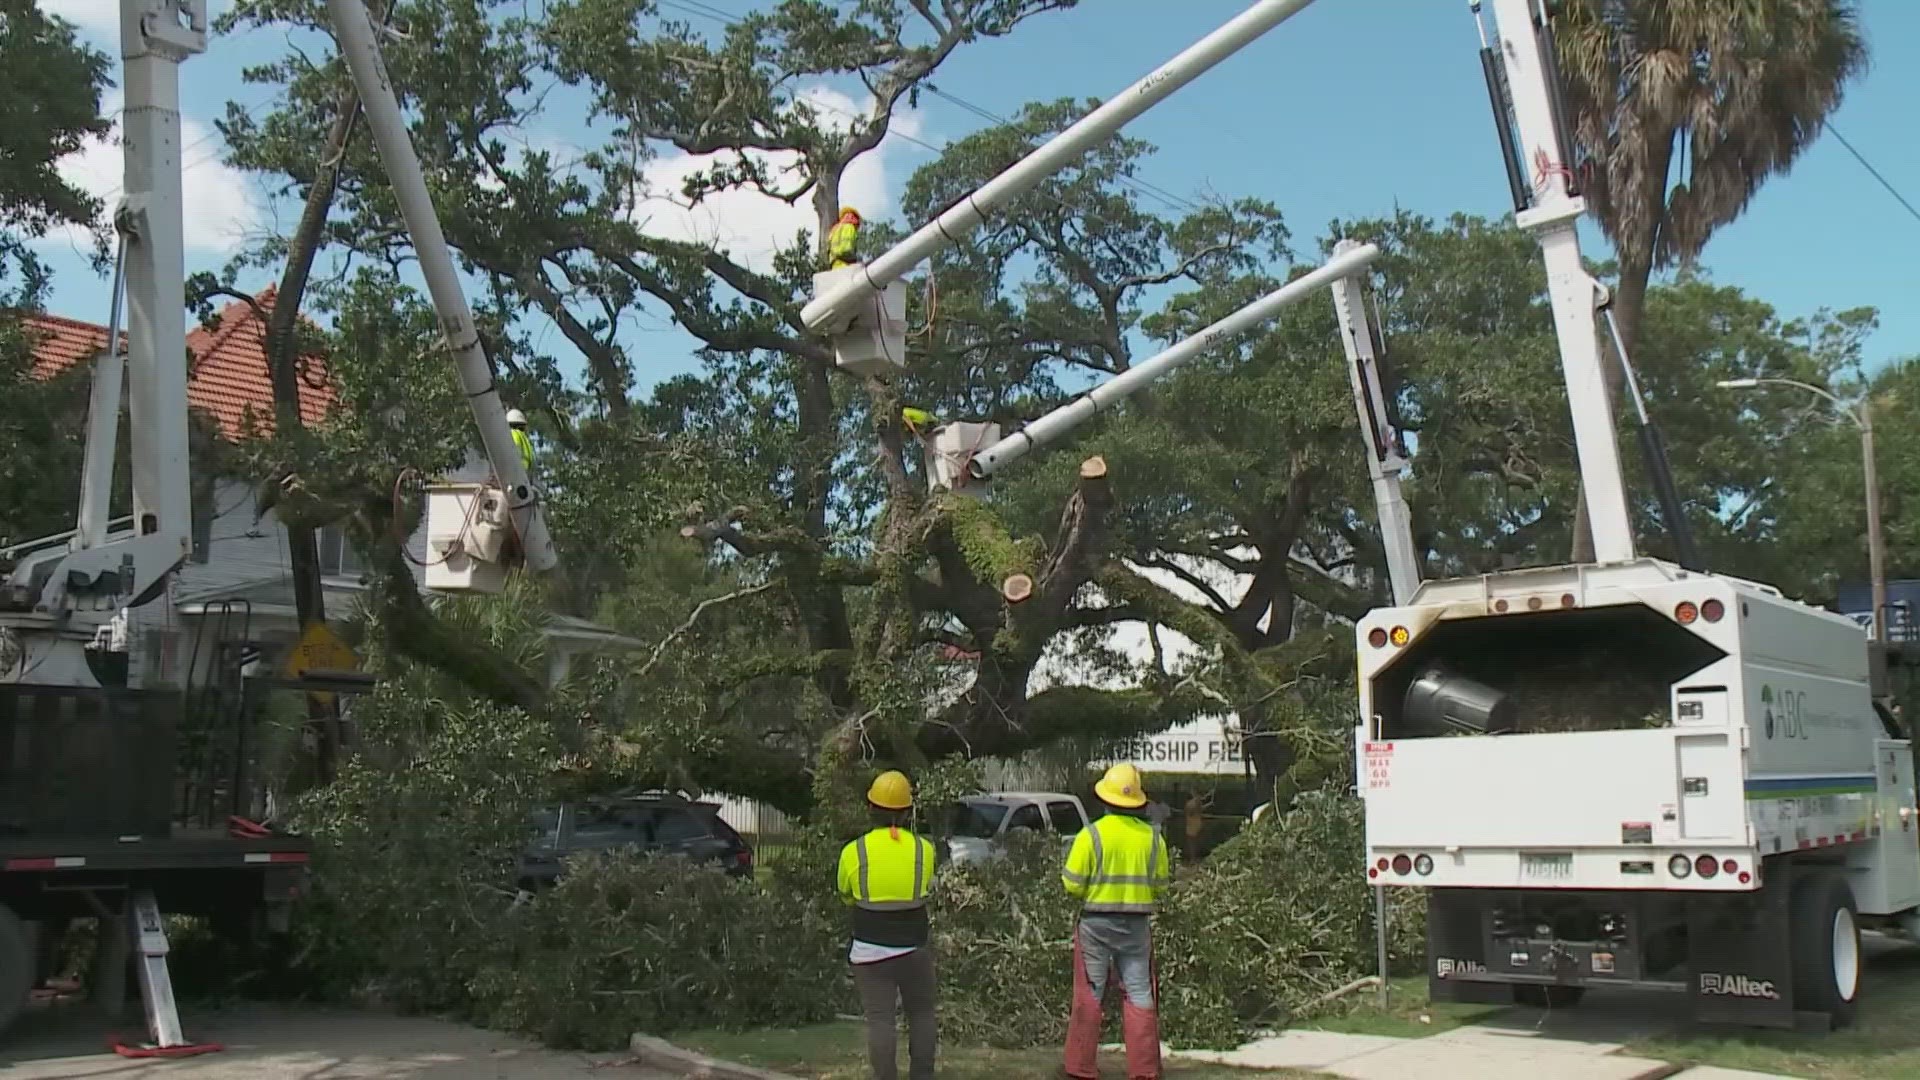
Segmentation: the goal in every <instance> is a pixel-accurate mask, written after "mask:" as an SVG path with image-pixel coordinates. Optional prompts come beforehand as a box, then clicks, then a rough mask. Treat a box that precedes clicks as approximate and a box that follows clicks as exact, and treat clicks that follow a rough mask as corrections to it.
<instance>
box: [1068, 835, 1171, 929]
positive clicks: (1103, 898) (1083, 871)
mask: <svg viewBox="0 0 1920 1080" xmlns="http://www.w3.org/2000/svg"><path fill="white" fill-rule="evenodd" d="M1172 879H1173V868H1172V864H1171V859H1170V858H1169V857H1168V854H1167V842H1166V840H1165V839H1164V838H1162V837H1161V835H1160V827H1159V826H1157V825H1151V824H1148V823H1147V822H1144V821H1141V820H1140V819H1139V818H1136V817H1128V816H1127V815H1125V814H1108V815H1106V816H1105V817H1103V818H1101V819H1100V820H1098V821H1096V822H1094V823H1093V824H1092V825H1089V826H1087V827H1086V828H1085V829H1082V830H1080V835H1078V836H1076V837H1074V838H1073V848H1072V850H1070V851H1068V852H1067V865H1066V868H1065V869H1064V870H1062V871H1061V872H1060V881H1061V882H1062V883H1063V884H1064V885H1066V887H1067V892H1068V893H1069V894H1070V895H1072V896H1077V897H1080V898H1081V899H1082V900H1084V901H1086V903H1085V905H1084V908H1083V910H1086V911H1091V912H1115V913H1123V914H1146V915H1150V914H1152V913H1153V909H1154V903H1155V901H1156V900H1158V898H1159V895H1160V890H1161V889H1162V888H1164V887H1166V885H1167V883H1168V882H1169V881H1171V880H1172Z"/></svg>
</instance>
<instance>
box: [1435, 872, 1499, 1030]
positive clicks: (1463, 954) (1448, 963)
mask: <svg viewBox="0 0 1920 1080" xmlns="http://www.w3.org/2000/svg"><path fill="white" fill-rule="evenodd" d="M1485 904H1486V900H1485V896H1484V894H1482V893H1480V892H1478V891H1473V890H1462V891H1458V892H1455V891H1453V890H1449V889H1434V890H1432V891H1431V892H1429V893H1427V995H1428V997H1430V998H1431V999H1432V1000H1434V1001H1451V1002H1456V1003H1459V1004H1464V1005H1503V1004H1506V1003H1509V1002H1511V1001H1512V1000H1513V987H1512V986H1509V985H1506V984H1504V983H1498V982H1486V981H1483V980H1482V977H1484V976H1485V975H1486V971H1487V958H1486V955H1485V954H1486V936H1485V935H1484V934H1483V933H1482V932H1481V917H1480V913H1481V910H1482V909H1483V908H1484V907H1485Z"/></svg>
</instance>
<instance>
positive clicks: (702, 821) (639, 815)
mask: <svg viewBox="0 0 1920 1080" xmlns="http://www.w3.org/2000/svg"><path fill="white" fill-rule="evenodd" d="M528 825H529V828H530V831H531V832H532V833H533V842H532V843H531V844H530V845H528V847H527V849H526V850H525V851H524V852H522V853H521V856H520V874H519V878H520V880H519V885H520V888H522V889H525V890H528V891H530V892H531V891H533V890H536V889H539V888H542V887H544V886H547V885H551V884H553V882H554V881H555V880H557V879H558V878H559V877H560V874H561V872H562V871H563V870H564V869H565V864H566V859H567V856H569V855H577V854H579V853H581V852H583V851H613V850H629V851H645V852H653V853H658V854H662V855H684V856H686V857H687V858H689V859H692V860H694V861H695V862H711V863H718V864H720V866H721V868H722V869H724V870H725V871H726V872H727V873H728V874H731V875H734V876H737V877H745V876H749V875H751V874H752V873H753V849H752V848H750V847H748V846H747V842H746V841H745V840H743V839H741V837H740V834H739V833H737V832H735V831H734V830H733V826H731V825H728V824H727V823H726V822H724V821H721V820H720V807H719V806H718V805H716V804H714V803H703V802H692V801H690V800H688V799H685V798H683V797H680V796H677V795H638V796H630V797H626V798H611V799H589V800H583V801H581V802H573V803H563V804H562V805H560V806H552V807H546V808H544V809H541V810H537V811H535V812H534V814H533V815H532V818H531V820H530V821H529V822H528Z"/></svg>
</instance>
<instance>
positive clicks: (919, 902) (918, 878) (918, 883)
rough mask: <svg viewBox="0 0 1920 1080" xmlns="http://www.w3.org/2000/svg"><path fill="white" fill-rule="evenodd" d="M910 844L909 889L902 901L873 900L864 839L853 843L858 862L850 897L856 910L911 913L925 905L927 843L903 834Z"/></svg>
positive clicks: (869, 866) (912, 835)
mask: <svg viewBox="0 0 1920 1080" xmlns="http://www.w3.org/2000/svg"><path fill="white" fill-rule="evenodd" d="M906 836H907V837H908V839H910V840H912V841H913V890H912V893H911V898H910V899H906V900H874V899H872V896H873V883H872V880H871V877H872V871H873V863H872V860H871V859H870V857H869V856H868V854H867V837H866V836H861V837H860V838H859V839H857V840H855V841H854V842H853V855H854V858H855V860H857V862H858V866H859V870H858V875H859V876H858V878H857V879H856V880H857V885H856V886H855V890H854V894H853V902H854V905H855V906H856V907H861V908H865V909H866V910H868V911H912V910H913V909H915V908H923V907H926V906H927V884H928V882H927V844H926V841H924V840H922V839H920V838H919V837H918V836H915V835H914V834H912V833H907V834H906Z"/></svg>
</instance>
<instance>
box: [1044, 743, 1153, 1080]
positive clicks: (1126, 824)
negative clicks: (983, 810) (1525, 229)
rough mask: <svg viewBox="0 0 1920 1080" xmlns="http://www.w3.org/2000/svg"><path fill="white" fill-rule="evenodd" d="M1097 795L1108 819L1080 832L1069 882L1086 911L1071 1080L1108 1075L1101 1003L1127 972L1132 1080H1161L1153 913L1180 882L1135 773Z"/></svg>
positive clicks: (1117, 775)
mask: <svg viewBox="0 0 1920 1080" xmlns="http://www.w3.org/2000/svg"><path fill="white" fill-rule="evenodd" d="M1093 793H1094V794H1095V795H1096V796H1098V797H1099V799H1100V802H1101V803H1102V804H1104V806H1105V809H1106V813H1105V814H1104V815H1103V816H1102V817H1101V818H1100V819H1099V820H1097V821H1095V822H1094V823H1093V824H1092V825H1089V826H1088V827H1086V828H1085V829H1082V830H1080V834H1079V835H1078V836H1075V837H1074V839H1073V848H1072V849H1071V850H1070V851H1069V852H1068V853H1067V864H1066V867H1065V868H1064V869H1063V870H1061V872H1060V880H1061V882H1062V883H1063V884H1065V885H1066V887H1067V892H1068V893H1069V894H1070V895H1072V896H1074V897H1076V898H1078V899H1079V900H1080V901H1081V903H1082V906H1081V911H1080V922H1079V925H1078V926H1076V927H1075V928H1074V932H1073V1008H1072V1011H1071V1013H1069V1015H1068V1020H1067V1051H1066V1074H1067V1075H1068V1076H1073V1077H1080V1078H1083V1080H1095V1078H1097V1077H1098V1076H1099V1075H1100V1073H1099V1066H1098V1064H1097V1061H1096V1059H1097V1057H1098V1056H1099V1052H1100V1001H1101V997H1102V995H1103V994H1105V992H1106V988H1107V978H1108V975H1109V974H1110V973H1111V972H1113V971H1116V970H1117V971H1118V972H1119V975H1120V984H1121V986H1122V987H1123V988H1124V989H1125V990H1126V1001H1125V1004H1124V1005H1123V1007H1122V1009H1121V1014H1120V1015H1121V1029H1122V1032H1123V1034H1124V1037H1125V1039H1126V1046H1127V1077H1128V1080H1158V1078H1159V1076H1160V1014H1159V1007H1158V1001H1157V998H1156V993H1155V991H1156V987H1155V985H1154V984H1155V982H1156V979H1157V973H1156V971H1155V966H1154V962H1153V912H1154V906H1155V903H1156V901H1157V900H1158V899H1159V896H1160V892H1161V890H1162V889H1164V888H1165V887H1166V886H1167V884H1168V883H1169V882H1170V881H1171V880H1172V876H1173V870H1172V865H1171V858H1170V855H1169V853H1168V851H1167V842H1166V840H1165V839H1164V838H1162V837H1161V835H1160V826H1158V825H1156V824H1152V823H1150V822H1149V821H1148V820H1147V819H1146V817H1145V816H1144V813H1143V808H1144V807H1145V806H1146V805H1147V789H1146V784H1145V783H1144V782H1143V781H1142V779H1141V777H1140V770H1139V769H1137V768H1135V767H1133V766H1132V765H1127V764H1120V765H1115V766H1113V767H1112V768H1110V769H1108V770H1107V773H1106V775H1105V776H1103V777H1101V778H1100V782H1099V783H1097V784H1095V785H1094V786H1093Z"/></svg>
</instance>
